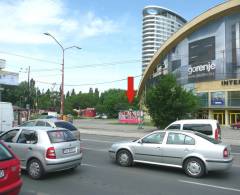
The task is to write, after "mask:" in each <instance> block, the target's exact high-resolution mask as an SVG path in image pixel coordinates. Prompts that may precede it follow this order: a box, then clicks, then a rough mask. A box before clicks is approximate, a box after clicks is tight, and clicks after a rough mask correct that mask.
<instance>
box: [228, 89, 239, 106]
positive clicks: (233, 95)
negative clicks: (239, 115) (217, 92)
mask: <svg viewBox="0 0 240 195" xmlns="http://www.w3.org/2000/svg"><path fill="white" fill-rule="evenodd" d="M228 106H240V91H229V92H228Z"/></svg>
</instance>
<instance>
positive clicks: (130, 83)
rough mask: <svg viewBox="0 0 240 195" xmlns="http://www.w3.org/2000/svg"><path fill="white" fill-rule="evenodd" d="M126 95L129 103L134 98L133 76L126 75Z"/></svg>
mask: <svg viewBox="0 0 240 195" xmlns="http://www.w3.org/2000/svg"><path fill="white" fill-rule="evenodd" d="M126 95H127V97H128V102H129V103H130V104H131V103H132V101H133V99H134V95H135V93H134V78H133V77H128V89H127V92H126Z"/></svg>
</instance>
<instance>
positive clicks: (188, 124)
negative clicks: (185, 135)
mask: <svg viewBox="0 0 240 195" xmlns="http://www.w3.org/2000/svg"><path fill="white" fill-rule="evenodd" d="M168 129H178V130H190V131H197V132H200V133H203V134H205V135H208V136H209V137H212V138H214V139H216V140H221V128H220V125H219V123H218V121H217V120H213V119H189V120H178V121H175V122H173V123H171V124H170V125H168V126H167V127H166V128H165V130H168Z"/></svg>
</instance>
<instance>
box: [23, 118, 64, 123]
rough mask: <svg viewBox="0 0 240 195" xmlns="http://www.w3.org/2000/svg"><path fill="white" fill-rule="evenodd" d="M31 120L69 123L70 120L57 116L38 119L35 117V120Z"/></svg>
mask: <svg viewBox="0 0 240 195" xmlns="http://www.w3.org/2000/svg"><path fill="white" fill-rule="evenodd" d="M29 121H45V122H66V123H68V121H64V120H60V119H57V118H38V119H34V120H29ZM26 122H28V121H26Z"/></svg>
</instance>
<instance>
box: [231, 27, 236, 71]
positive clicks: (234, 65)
mask: <svg viewBox="0 0 240 195" xmlns="http://www.w3.org/2000/svg"><path fill="white" fill-rule="evenodd" d="M232 65H233V67H236V66H237V50H236V24H234V25H232ZM235 71H236V69H234V72H235Z"/></svg>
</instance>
